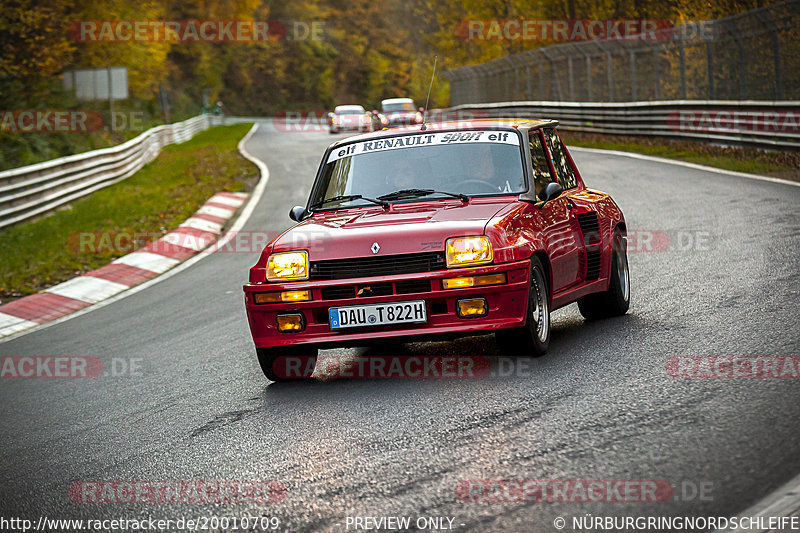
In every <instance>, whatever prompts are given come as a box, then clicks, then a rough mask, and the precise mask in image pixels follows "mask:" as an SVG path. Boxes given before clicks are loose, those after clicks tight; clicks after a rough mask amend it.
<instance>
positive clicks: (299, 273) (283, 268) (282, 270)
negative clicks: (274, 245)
mask: <svg viewBox="0 0 800 533" xmlns="http://www.w3.org/2000/svg"><path fill="white" fill-rule="evenodd" d="M300 279H308V252H306V251H302V252H281V253H277V254H272V255H271V256H269V259H268V260H267V281H296V280H300Z"/></svg>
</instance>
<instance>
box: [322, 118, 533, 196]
mask: <svg viewBox="0 0 800 533" xmlns="http://www.w3.org/2000/svg"><path fill="white" fill-rule="evenodd" d="M406 189H433V190H435V191H441V192H436V193H431V194H427V195H424V196H421V197H420V198H419V199H425V200H429V199H434V198H448V196H446V195H444V194H442V193H452V194H466V195H469V196H491V195H502V194H519V193H522V192H524V191H525V174H524V171H523V167H522V156H521V155H520V148H519V137H518V135H517V133H516V132H512V131H488V130H482V131H468V132H463V131H462V132H452V133H444V132H440V133H415V134H412V135H402V136H397V137H388V138H380V139H375V140H370V141H361V142H356V143H351V144H347V145H344V146H341V147H337V148H335V149H333V150H332V151H331V152H330V154H329V156H328V161H327V163H326V164H325V167H324V169H323V174H322V179H321V182H320V184H319V186H318V187H316V189H315V193H314V197H313V198H312V199H311V202H310V203H311V205H320V206H321V205H322V204H324V207H322V208H323V209H333V208H339V207H357V206H363V205H374V203H371V202H368V201H365V200H363V199H360V198H344V199H339V198H336V197H340V196H341V197H347V196H352V195H361V196H363V197H365V198H373V199H375V198H377V199H380V197H381V196H385V195H388V194H391V193H393V192H397V191H401V190H406ZM411 197H412V198H413V197H414V196H413V195H412V196H411ZM331 198H336V199H335V200H332V201H330V202H325V201H326V200H328V199H331ZM390 201H401V199H390ZM402 201H408V200H407V199H406V198H404V199H402ZM412 201H413V200H412Z"/></svg>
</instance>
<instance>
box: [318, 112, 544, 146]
mask: <svg viewBox="0 0 800 533" xmlns="http://www.w3.org/2000/svg"><path fill="white" fill-rule="evenodd" d="M465 122H467V121H457V120H453V121H448V122H427V123H426V126H427V127H428V129H427V130H421V129H420V125H414V126H404V127H401V128H392V129H389V130H379V131H373V132H369V133H364V134H361V135H354V136H352V137H347V138H346V139H342V140H341V141H337V142H335V143H333V144H332V145H331V146H339V145H342V144H348V143H351V142H354V141H363V140H367V139H379V138H382V137H393V136H395V135H398V134H401V133H422V132H424V131H428V132H439V131H471V130H485V129H520V128H523V129H528V130H533V129H536V128H541V127H543V126H551V127H556V126H558V121H557V120H552V119H529V118H481V119H476V120H470V121H468V122H469V127H464V124H465Z"/></svg>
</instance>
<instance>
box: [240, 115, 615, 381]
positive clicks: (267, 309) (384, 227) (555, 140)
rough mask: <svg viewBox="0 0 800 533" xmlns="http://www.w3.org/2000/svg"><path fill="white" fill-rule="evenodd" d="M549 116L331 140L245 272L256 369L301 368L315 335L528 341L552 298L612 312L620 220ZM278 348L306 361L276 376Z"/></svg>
mask: <svg viewBox="0 0 800 533" xmlns="http://www.w3.org/2000/svg"><path fill="white" fill-rule="evenodd" d="M556 126H557V123H556V122H555V121H550V120H518V119H497V120H479V121H475V122H473V123H472V124H471V125H470V126H469V128H468V129H464V124H463V123H441V124H432V125H429V126H428V127H427V129H424V130H423V129H422V128H420V127H407V128H402V129H396V130H388V131H381V132H373V133H368V134H365V135H359V136H356V137H351V138H349V139H344V140H342V141H339V142H336V143H334V144H332V145H331V146H330V147H329V148H328V149H327V151H326V152H325V155H324V156H323V159H322V164H321V166H320V168H319V171H318V174H317V177H316V181H315V182H314V185H313V187H312V190H311V195H310V197H309V199H308V202H307V204H306V205H305V206H296V207H294V208H293V209H292V210H291V212H290V217H291V218H292V219H293V220H295V221H296V222H298V224H297V225H295V226H294V227H292V228H291V229H289V230H287V231H286V232H284V233H283V234H281V235H280V236H278V237H276V238H275V239H273V240H272V241H271V242H269V243H268V244H267V245H266V247H265V248H264V250H263V252H262V254H261V257H260V259H259V260H258V263H257V264H256V265H255V266H253V267H252V268H251V269H250V280H249V281H250V282H249V283H248V284H246V285H245V286H244V293H245V306H246V310H247V315H248V321H249V324H250V330H251V333H252V336H253V340H254V341H255V345H256V351H257V354H258V359H259V362H260V364H261V368H262V370H263V371H264V374H265V375H266V376H267V377H268V378H269V379H271V380H283V379H288V378H289V377H307V375H309V373H310V371H312V370H313V361H315V358H316V355H317V350H318V349H319V348H323V347H338V346H358V345H364V344H369V343H371V342H374V341H380V340H387V339H389V340H393V341H398V342H404V341H406V342H407V341H425V340H429V339H433V338H440V337H441V336H442V335H444V336H446V337H458V336H465V335H476V334H483V333H492V332H494V333H496V337H497V339H498V340H499V341H501V343H502V344H505V345H507V346H513V347H516V349H521V350H522V351H523V352H524V353H526V354H529V355H532V356H538V355H541V354H544V353H545V351H546V350H547V349H548V346H549V344H550V312H551V311H552V310H554V309H557V308H559V307H563V306H565V305H567V304H570V303H572V302H578V306H579V308H580V311H581V313H582V314H583V315H584V316H585V317H586V318H587V319H596V318H601V317H608V316H614V315H621V314H624V313H626V312H627V310H628V305H629V300H630V283H629V275H628V261H627V254H626V225H625V219H624V217H623V215H622V211H621V210H620V209H619V207H618V206H617V204H616V203H615V202H614V201H613V200H612V199H611V197H610V196H609V195H608V194H606V193H603V192H599V191H595V190H590V189H587V188H586V186H585V185H584V182H583V178H582V177H581V174H580V172H579V171H578V168H577V167H576V166H575V163H574V161H573V160H572V157H571V156H570V153H569V151H568V150H567V148H566V146H564V144H563V143H562V142H561V139H560V137H559V135H558V133H557V132H556ZM298 243H300V244H298ZM281 356H299V357H307V358H308V360H310V361H312V364H311V365H305V366H304V368H305V369H309V368H310V369H311V370H307V371H305V373H304V374H302V375H301V376H289V375H288V374H287V372H286V369H285V368H282V367H281V364H282V362H281ZM283 359H286V358H283Z"/></svg>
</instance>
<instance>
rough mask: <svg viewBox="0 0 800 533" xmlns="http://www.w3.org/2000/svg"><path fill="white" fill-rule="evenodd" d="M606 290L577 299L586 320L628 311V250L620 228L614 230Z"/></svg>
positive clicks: (629, 283) (629, 287)
mask: <svg viewBox="0 0 800 533" xmlns="http://www.w3.org/2000/svg"><path fill="white" fill-rule="evenodd" d="M610 278H611V279H610V280H609V283H608V290H607V291H606V292H600V293H596V294H590V295H589V296H584V297H583V298H581V299H580V300H578V309H579V310H580V312H581V314H582V315H583V317H584V318H585V319H587V320H598V319H601V318H609V317H612V316H621V315H624V314H625V313H627V312H628V307H630V303H631V276H630V272H629V270H628V250H627V246H626V244H625V237H624V235H623V233H622V232H621V231H620V230H616V231H614V244H613V247H612V251H611V276H610Z"/></svg>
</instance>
